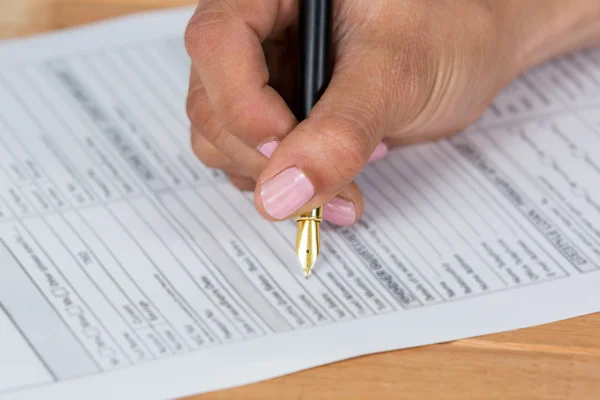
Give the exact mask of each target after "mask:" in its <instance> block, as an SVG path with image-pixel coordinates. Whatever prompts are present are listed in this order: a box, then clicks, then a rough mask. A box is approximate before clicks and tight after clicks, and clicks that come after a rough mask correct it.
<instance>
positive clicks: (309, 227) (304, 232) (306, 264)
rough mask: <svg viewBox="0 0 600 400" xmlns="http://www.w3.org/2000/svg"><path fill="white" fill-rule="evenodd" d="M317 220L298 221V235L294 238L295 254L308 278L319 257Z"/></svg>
mask: <svg viewBox="0 0 600 400" xmlns="http://www.w3.org/2000/svg"><path fill="white" fill-rule="evenodd" d="M319 236H320V235H319V222H318V221H316V220H300V221H298V235H297V238H296V254H297V256H298V259H299V260H300V265H301V266H302V270H303V271H304V277H305V278H306V279H308V277H309V275H310V273H311V271H312V268H313V265H314V264H315V262H316V261H317V258H318V257H319V251H320V244H321V242H320V237H319Z"/></svg>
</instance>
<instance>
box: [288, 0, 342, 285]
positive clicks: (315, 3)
mask: <svg viewBox="0 0 600 400" xmlns="http://www.w3.org/2000/svg"><path fill="white" fill-rule="evenodd" d="M332 3H333V0H300V4H299V15H298V17H299V25H298V34H299V40H298V44H299V51H300V54H299V57H298V61H299V66H298V78H299V82H298V96H299V98H298V99H297V101H296V106H297V108H296V112H295V114H296V118H297V119H298V121H302V120H304V119H306V118H307V117H308V114H309V113H310V110H311V109H312V108H313V106H314V105H315V103H316V102H317V101H318V100H319V98H320V97H321V95H322V94H323V92H324V91H325V89H326V87H327V85H328V84H329V80H330V79H331V73H332V69H333V49H332V29H333V28H332V27H333V5H332ZM322 220H323V207H322V206H320V207H318V208H316V209H314V210H311V211H310V212H308V213H306V214H302V215H300V216H298V217H297V218H296V222H297V224H298V231H297V235H296V253H297V254H298V258H299V260H300V263H301V264H302V269H303V271H304V276H305V277H306V278H308V276H309V275H310V273H311V271H312V268H313V265H314V264H315V262H316V261H317V258H318V257H319V252H320V247H321V232H320V230H321V222H322Z"/></svg>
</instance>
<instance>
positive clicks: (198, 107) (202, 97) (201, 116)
mask: <svg viewBox="0 0 600 400" xmlns="http://www.w3.org/2000/svg"><path fill="white" fill-rule="evenodd" d="M185 110H186V114H187V117H188V119H189V120H190V122H191V123H192V125H193V126H194V127H196V128H198V129H203V128H204V126H206V125H207V122H208V119H209V118H210V114H212V111H211V109H210V105H209V104H208V99H207V96H206V94H205V93H204V90H202V89H200V88H190V90H189V92H188V96H187V100H186V105H185Z"/></svg>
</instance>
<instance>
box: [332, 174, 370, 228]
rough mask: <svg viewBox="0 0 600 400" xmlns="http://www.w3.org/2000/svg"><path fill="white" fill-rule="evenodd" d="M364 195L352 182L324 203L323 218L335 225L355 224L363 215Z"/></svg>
mask: <svg viewBox="0 0 600 400" xmlns="http://www.w3.org/2000/svg"><path fill="white" fill-rule="evenodd" d="M362 212H363V197H362V195H361V194H360V190H359V188H358V186H356V183H354V182H352V183H351V184H350V185H348V186H347V187H345V188H344V189H343V190H342V191H341V192H340V193H339V194H338V195H337V196H336V197H334V198H333V199H331V200H330V201H328V202H327V203H325V204H324V205H323V219H324V220H325V221H327V222H330V223H332V224H335V225H340V226H350V225H353V224H354V223H355V222H356V221H357V220H358V219H359V218H360V216H361V215H362Z"/></svg>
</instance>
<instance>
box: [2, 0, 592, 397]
mask: <svg viewBox="0 0 600 400" xmlns="http://www.w3.org/2000/svg"><path fill="white" fill-rule="evenodd" d="M184 4H191V3H190V1H189V0H0V10H2V11H1V12H0V38H7V37H15V36H23V35H28V34H33V33H38V32H43V31H48V30H52V29H61V28H65V27H69V26H73V25H78V24H82V23H87V22H91V21H95V20H99V19H103V18H108V17H113V16H117V15H123V14H127V13H130V12H134V11H138V10H147V9H152V8H160V7H169V6H179V5H184ZM599 290H600V288H599ZM192 399H194V400H217V399H230V400H235V399H244V400H251V399H262V400H267V399H330V400H335V399H344V400H351V399H419V400H427V399H457V400H465V399H513V400H514V399H527V400H536V399H578V400H583V399H600V314H594V315H590V316H587V317H583V318H578V319H572V320H568V321H563V322H559V323H555V324H550V325H545V326H541V327H535V328H531V329H524V330H520V331H515V332H508V333H502V334H497V335H491V336H485V337H480V338H474V339H468V340H461V341H457V342H453V343H448V344H441V345H435V346H428V347H422V348H417V349H410V350H403V351H395V352H390V353H384V354H378V355H372V356H366V357H361V358H356V359H353V360H350V361H344V362H340V363H336V364H332V365H328V366H324V367H319V368H315V369H312V370H308V371H304V372H300V373H297V374H293V375H290V376H286V377H282V378H278V379H273V380H270V381H267V382H263V383H259V384H254V385H249V386H245V387H240V388H236V389H232V390H226V391H222V392H216V393H210V394H206V395H202V396H196V397H193V398H190V399H188V400H192Z"/></svg>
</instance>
